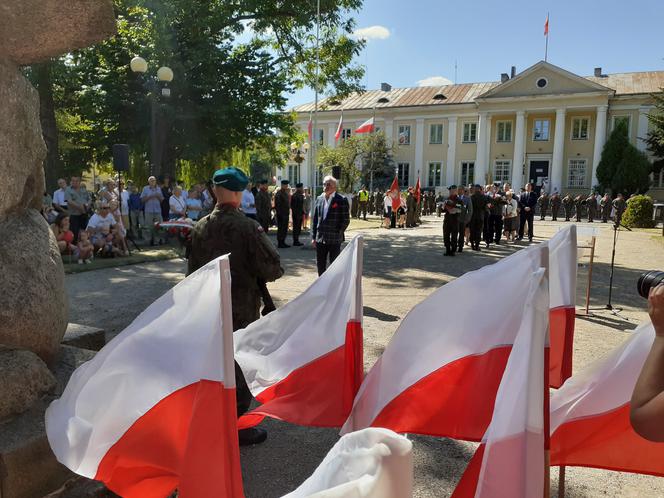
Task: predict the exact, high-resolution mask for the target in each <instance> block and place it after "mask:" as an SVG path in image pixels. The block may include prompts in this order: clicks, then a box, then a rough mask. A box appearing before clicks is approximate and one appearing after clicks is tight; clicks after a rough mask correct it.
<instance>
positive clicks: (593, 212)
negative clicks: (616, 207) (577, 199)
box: [586, 194, 597, 223]
mask: <svg viewBox="0 0 664 498" xmlns="http://www.w3.org/2000/svg"><path fill="white" fill-rule="evenodd" d="M586 209H587V210H588V222H589V223H592V222H593V221H594V220H595V218H597V199H596V198H595V194H590V196H588V198H586Z"/></svg>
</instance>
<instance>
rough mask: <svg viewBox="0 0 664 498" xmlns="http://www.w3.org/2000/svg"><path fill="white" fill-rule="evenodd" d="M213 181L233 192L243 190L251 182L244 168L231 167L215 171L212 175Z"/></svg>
mask: <svg viewBox="0 0 664 498" xmlns="http://www.w3.org/2000/svg"><path fill="white" fill-rule="evenodd" d="M212 183H214V184H215V185H216V186H218V187H224V188H225V189H228V190H231V191H233V192H242V191H243V190H244V189H245V188H246V186H247V183H249V178H247V175H245V174H244V172H243V171H242V170H239V169H237V168H234V167H230V168H223V169H218V170H217V171H215V172H214V175H212Z"/></svg>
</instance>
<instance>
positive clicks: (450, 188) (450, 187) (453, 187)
mask: <svg viewBox="0 0 664 498" xmlns="http://www.w3.org/2000/svg"><path fill="white" fill-rule="evenodd" d="M455 188H457V186H456V185H450V186H449V187H447V190H454V189H455Z"/></svg>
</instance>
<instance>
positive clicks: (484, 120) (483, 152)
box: [475, 112, 489, 185]
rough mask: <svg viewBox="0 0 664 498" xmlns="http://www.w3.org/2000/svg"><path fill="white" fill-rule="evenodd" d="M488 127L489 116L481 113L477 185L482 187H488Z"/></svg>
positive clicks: (478, 138)
mask: <svg viewBox="0 0 664 498" xmlns="http://www.w3.org/2000/svg"><path fill="white" fill-rule="evenodd" d="M488 126H489V120H488V114H487V113H486V112H480V118H479V120H478V122H477V137H476V139H477V152H476V155H475V183H479V184H480V185H486V173H487V171H488V169H487V164H486V160H487V145H488V140H487V139H488V137H487V132H488V131H489V130H488V129H487V127H488Z"/></svg>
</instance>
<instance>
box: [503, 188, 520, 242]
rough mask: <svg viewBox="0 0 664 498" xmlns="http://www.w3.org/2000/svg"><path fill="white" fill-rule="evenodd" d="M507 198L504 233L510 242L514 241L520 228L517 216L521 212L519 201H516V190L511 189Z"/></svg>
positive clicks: (504, 211) (504, 208) (504, 209)
mask: <svg viewBox="0 0 664 498" xmlns="http://www.w3.org/2000/svg"><path fill="white" fill-rule="evenodd" d="M505 200H506V201H507V203H506V204H505V205H504V206H503V219H504V226H503V235H504V236H505V238H506V239H507V241H508V242H510V241H511V242H514V241H515V239H516V231H517V228H518V221H517V216H518V214H519V203H518V202H516V199H515V198H514V192H513V191H511V190H510V191H509V192H507V194H506V197H505Z"/></svg>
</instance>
